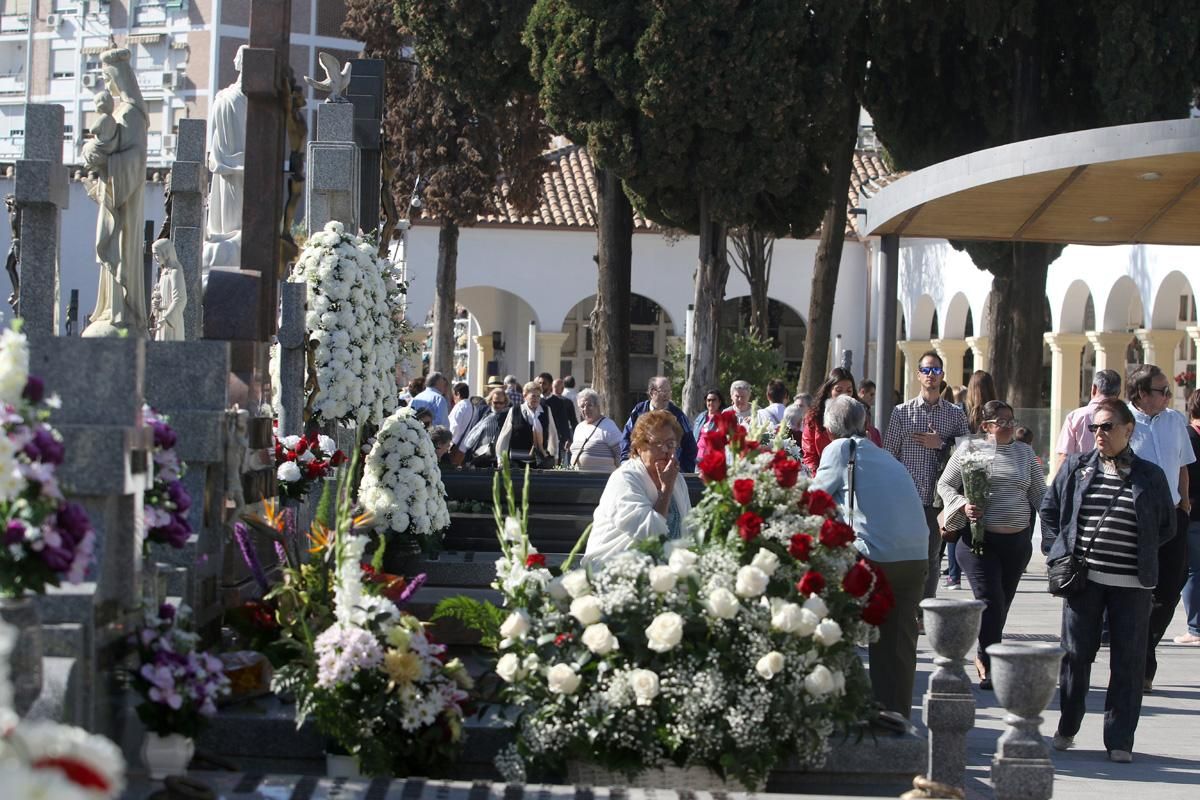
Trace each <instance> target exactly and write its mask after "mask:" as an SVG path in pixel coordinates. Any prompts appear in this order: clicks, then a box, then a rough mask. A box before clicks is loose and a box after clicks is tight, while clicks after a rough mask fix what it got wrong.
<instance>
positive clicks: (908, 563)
mask: <svg viewBox="0 0 1200 800" xmlns="http://www.w3.org/2000/svg"><path fill="white" fill-rule="evenodd" d="M866 423H867V409H866V407H865V406H864V405H863V404H862V403H860V402H858V401H857V400H855V399H854V398H853V397H851V396H841V397H835V398H833V399H832V400H830V401H829V402H828V403H826V404H825V418H824V427H825V430H827V431H828V432H829V435H830V436H832V437H833V441H832V442H830V443H829V444H828V445H826V447H825V449H824V450H823V451H822V453H821V463H820V467H819V468H818V469H817V474H816V477H815V478H813V482H812V484H811V485H810V488H813V489H822V490H824V491H826V492H829V493H830V494H831V495H832V496H833V498H834V499H835V500H837V502H838V503H839V504H840V505H841V506H842V507H844V508H847V509H851V510H850V512H849V516H850V524H851V526H852V527H853V528H854V534H855V537H856V538H855V542H854V544H855V546H856V547H857V548H858V550H859V552H860V553H862V554H863V556H864V557H866V558H868V559H870V561H871V562H872V563H873V564H875V565H877V566H878V567H879V568H880V569H881V570H883V574H884V575H885V576H887V579H888V582H889V583H890V584H891V586H892V592H893V594H894V595H895V599H896V607H895V608H894V609H892V611H891V613H890V614H888V617H887V619H886V620H884V622H883V624H882V625H880V626H879V639H878V641H876V642H874V643H873V644H872V645H871V647H870V650H869V653H870V658H871V663H870V673H871V687H872V689H873V691H874V693H875V699H876V700H878V701H879V702H880V704H881V705H883V707H884V708H885V709H887V710H888V711H894V712H896V713H898V714H902V715H903V716H904V717H905V718H907V717H909V716H910V714H911V713H912V690H913V676H914V674H915V673H916V666H917V606H918V604H919V603H920V602H921V596H922V595H923V594H924V590H925V571H926V570H927V569H928V568H929V552H928V550H929V528H928V526H927V525H926V524H925V510H924V508H923V507H922V506H921V498H920V496H919V495H918V494H917V488H916V486H915V485H914V484H913V482H912V479H911V478H909V475H908V471H907V470H906V469H905V468H904V465H903V464H901V463H900V462H899V461H897V460H896V459H895V458H893V457H892V454H891V453H889V452H888V451H887V450H884V449H882V448H880V447H879V446H878V445H876V444H875V443H874V442H873V441H871V439H870V438H869V437H868V436H867V431H866Z"/></svg>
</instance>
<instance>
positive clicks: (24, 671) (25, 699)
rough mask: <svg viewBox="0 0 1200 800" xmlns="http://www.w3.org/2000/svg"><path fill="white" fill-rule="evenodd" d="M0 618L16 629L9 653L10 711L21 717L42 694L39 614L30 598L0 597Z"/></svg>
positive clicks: (40, 625)
mask: <svg viewBox="0 0 1200 800" xmlns="http://www.w3.org/2000/svg"><path fill="white" fill-rule="evenodd" d="M0 619H2V620H4V621H5V622H7V623H8V624H9V625H11V626H13V628H15V629H16V634H17V638H16V641H15V642H14V643H13V649H12V654H11V655H10V656H9V662H8V664H9V676H10V677H11V680H12V687H13V710H15V711H16V712H17V713H18V714H20V715H22V716H24V715H25V712H27V711H29V707H30V706H32V705H33V701H34V700H37V698H38V695H40V694H41V693H42V615H41V612H40V611H39V610H38V605H37V603H36V602H35V601H34V598H33V597H30V596H29V595H25V596H23V597H0Z"/></svg>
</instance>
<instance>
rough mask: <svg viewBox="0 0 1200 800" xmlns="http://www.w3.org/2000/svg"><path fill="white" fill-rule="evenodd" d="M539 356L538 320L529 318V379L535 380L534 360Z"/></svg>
mask: <svg viewBox="0 0 1200 800" xmlns="http://www.w3.org/2000/svg"><path fill="white" fill-rule="evenodd" d="M536 357H537V321H536V320H532V319H531V320H529V380H533V377H534V375H533V370H534V366H533V362H534V359H535V358H536Z"/></svg>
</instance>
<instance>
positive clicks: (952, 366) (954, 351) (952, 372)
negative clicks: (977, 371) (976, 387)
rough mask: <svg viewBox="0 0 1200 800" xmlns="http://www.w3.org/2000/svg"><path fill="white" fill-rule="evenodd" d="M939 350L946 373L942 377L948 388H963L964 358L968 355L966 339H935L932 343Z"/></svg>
mask: <svg viewBox="0 0 1200 800" xmlns="http://www.w3.org/2000/svg"><path fill="white" fill-rule="evenodd" d="M930 344H931V345H933V349H934V350H937V352H938V355H939V356H941V357H942V363H943V364H945V368H946V372H945V374H944V375H943V376H942V377H944V378H945V379H946V385H947V386H955V387H957V386H961V385H962V384H964V383H966V381H964V380H963V356H964V355H966V354H967V343H966V341H965V340H964V339H934V340H933V341H931V342H930Z"/></svg>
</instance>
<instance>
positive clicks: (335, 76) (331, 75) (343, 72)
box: [304, 53, 354, 103]
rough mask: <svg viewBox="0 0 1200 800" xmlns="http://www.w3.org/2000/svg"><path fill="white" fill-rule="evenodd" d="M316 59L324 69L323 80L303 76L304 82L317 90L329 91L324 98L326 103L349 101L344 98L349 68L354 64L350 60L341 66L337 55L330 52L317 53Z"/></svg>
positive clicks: (347, 85) (348, 84) (348, 78)
mask: <svg viewBox="0 0 1200 800" xmlns="http://www.w3.org/2000/svg"><path fill="white" fill-rule="evenodd" d="M317 60H318V61H320V62H321V69H322V70H324V71H325V80H323V81H318V80H316V79H314V78H310V77H308V76H307V75H305V76H304V82H305V83H307V84H308V85H309V86H311V87H312V88H314V89H316V90H317V91H318V92H329V97H326V98H325V102H326V103H349V102H350V101H349V100H347V99H346V90H347V89H348V88H350V70H351V69H352V68H353V67H354V64H353V63H352V62H350V61H347V62H346V65H345V66H342V64H341V63H340V62H338V60H337V56H335V55H333V54H332V53H317Z"/></svg>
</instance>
